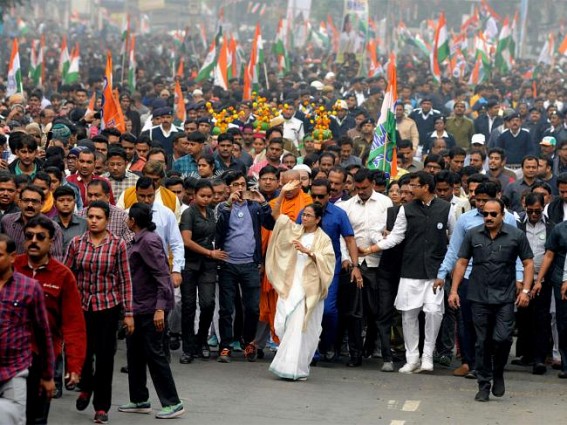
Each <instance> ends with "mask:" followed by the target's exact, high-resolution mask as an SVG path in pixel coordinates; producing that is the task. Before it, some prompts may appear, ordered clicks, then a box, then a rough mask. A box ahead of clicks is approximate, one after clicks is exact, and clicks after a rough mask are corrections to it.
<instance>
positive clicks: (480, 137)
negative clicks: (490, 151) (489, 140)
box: [471, 133, 486, 145]
mask: <svg viewBox="0 0 567 425" xmlns="http://www.w3.org/2000/svg"><path fill="white" fill-rule="evenodd" d="M485 142H486V137H485V136H484V134H482V133H476V134H473V136H472V139H471V144H472V145H475V144H476V145H484V143H485Z"/></svg>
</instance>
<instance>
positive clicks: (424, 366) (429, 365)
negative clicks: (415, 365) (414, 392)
mask: <svg viewBox="0 0 567 425" xmlns="http://www.w3.org/2000/svg"><path fill="white" fill-rule="evenodd" d="M419 372H433V359H432V358H431V357H425V358H422V359H421V366H420V367H419V370H418V371H416V373H419Z"/></svg>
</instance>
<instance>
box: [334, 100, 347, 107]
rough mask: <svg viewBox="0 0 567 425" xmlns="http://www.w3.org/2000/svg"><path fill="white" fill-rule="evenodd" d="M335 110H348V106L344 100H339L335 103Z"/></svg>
mask: <svg viewBox="0 0 567 425" xmlns="http://www.w3.org/2000/svg"><path fill="white" fill-rule="evenodd" d="M335 108H336V109H348V105H347V103H346V101H345V100H340V99H339V100H337V101H336V102H335Z"/></svg>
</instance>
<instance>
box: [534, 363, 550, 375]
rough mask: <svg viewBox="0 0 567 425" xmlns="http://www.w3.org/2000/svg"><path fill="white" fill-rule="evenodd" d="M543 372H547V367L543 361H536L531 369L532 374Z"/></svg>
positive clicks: (541, 373)
mask: <svg viewBox="0 0 567 425" xmlns="http://www.w3.org/2000/svg"><path fill="white" fill-rule="evenodd" d="M545 372H547V367H546V366H545V365H544V364H543V363H536V364H535V365H534V368H533V370H532V373H533V374H534V375H543V374H544V373H545Z"/></svg>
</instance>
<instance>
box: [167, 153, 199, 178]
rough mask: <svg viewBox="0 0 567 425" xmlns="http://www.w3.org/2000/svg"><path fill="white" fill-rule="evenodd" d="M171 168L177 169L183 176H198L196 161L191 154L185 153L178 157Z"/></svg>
mask: <svg viewBox="0 0 567 425" xmlns="http://www.w3.org/2000/svg"><path fill="white" fill-rule="evenodd" d="M173 169H174V170H175V171H179V172H180V173H181V174H182V175H183V178H185V177H195V178H200V176H199V168H198V167H197V161H195V158H193V156H192V155H189V154H188V155H185V156H182V157H181V158H179V159H178V160H177V161H175V162H174V163H173Z"/></svg>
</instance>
